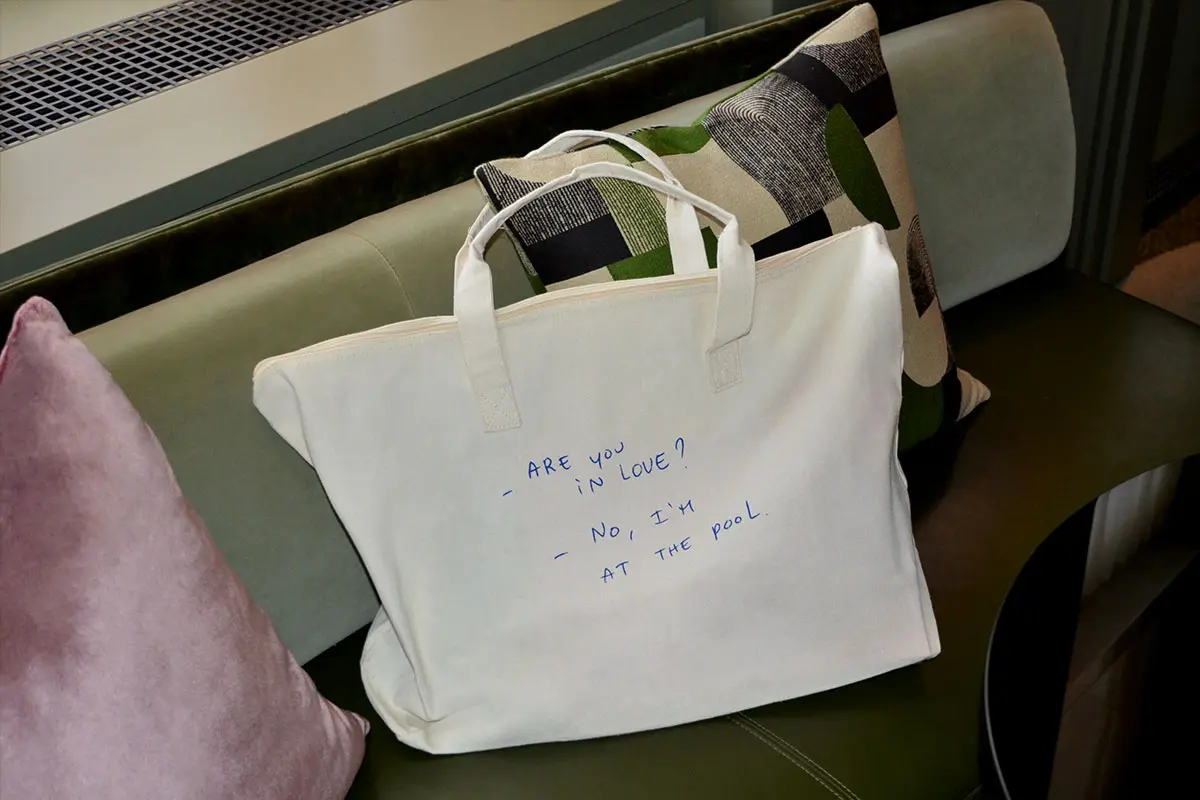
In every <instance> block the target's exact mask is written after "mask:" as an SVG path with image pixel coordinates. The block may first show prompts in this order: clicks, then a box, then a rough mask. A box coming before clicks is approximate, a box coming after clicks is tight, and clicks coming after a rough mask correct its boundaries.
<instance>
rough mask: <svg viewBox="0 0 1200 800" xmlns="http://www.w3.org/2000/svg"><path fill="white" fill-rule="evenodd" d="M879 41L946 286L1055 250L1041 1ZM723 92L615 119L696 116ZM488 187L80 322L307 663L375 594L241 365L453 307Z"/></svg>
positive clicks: (1057, 76)
mask: <svg viewBox="0 0 1200 800" xmlns="http://www.w3.org/2000/svg"><path fill="white" fill-rule="evenodd" d="M1014 42H1016V43H1019V46H1013V43H1014ZM884 45H885V47H884V52H885V56H886V57H887V59H888V66H889V69H890V71H891V73H892V79H893V83H894V85H895V91H896V95H897V103H898V106H899V109H900V116H901V121H902V125H903V129H904V135H905V139H906V142H907V149H908V152H909V158H910V166H911V171H912V174H913V182H914V187H915V189H916V191H917V201H918V204H919V206H920V208H921V213H922V217H923V218H924V220H923V225H924V227H925V229H926V231H927V238H928V241H929V247H930V250H931V255H932V257H933V260H934V264H935V269H936V271H937V278H938V284H939V289H940V290H941V292H942V296H943V298H946V299H947V300H949V301H950V302H955V301H959V300H962V299H965V298H966V297H969V296H972V294H973V293H978V292H979V291H983V290H985V289H986V288H990V286H994V285H998V284H999V283H1003V282H1005V281H1007V280H1011V279H1012V278H1014V277H1016V276H1017V275H1020V274H1024V273H1026V272H1029V271H1031V270H1033V269H1036V268H1038V267H1040V266H1043V265H1044V264H1046V263H1048V262H1049V261H1050V260H1052V259H1053V258H1054V257H1055V256H1057V254H1058V252H1059V251H1061V249H1062V246H1063V244H1064V242H1065V241H1066V236H1067V232H1068V230H1069V225H1070V211H1071V194H1072V190H1073V176H1074V154H1073V132H1072V129H1071V117H1070V108H1069V105H1067V103H1066V99H1065V98H1066V85H1065V77H1064V75H1063V71H1062V62H1061V56H1060V55H1059V52H1058V47H1057V44H1056V42H1055V40H1054V35H1053V32H1052V31H1051V30H1050V28H1049V23H1048V22H1047V21H1046V18H1045V16H1044V15H1043V14H1042V12H1041V11H1040V10H1039V9H1037V8H1036V7H1035V6H1032V5H1029V4H1026V3H1018V2H1002V3H997V4H994V5H992V6H986V7H983V8H979V9H975V10H972V11H970V12H964V13H963V14H959V15H955V16H952V17H947V18H943V19H941V20H937V21H934V22H932V23H928V24H926V25H922V26H918V27H916V28H911V29H908V30H905V31H901V32H899V33H896V34H892V35H890V36H887V37H885V38H884ZM965 54H970V58H967V57H965ZM780 55H781V56H782V55H783V54H782V53H781V54H780ZM724 94H726V92H725V91H721V92H717V93H714V94H711V95H706V96H704V97H700V98H696V99H694V100H691V101H688V102H686V103H683V104H681V105H679V106H676V107H673V108H671V109H668V110H666V111H664V112H662V113H659V114H655V115H653V116H651V117H648V118H643V119H640V120H637V121H634V122H631V123H630V124H629V125H626V126H621V127H622V128H624V129H629V128H631V127H636V126H639V125H643V124H679V123H687V122H691V121H692V120H693V119H695V118H696V117H697V116H698V115H699V114H700V113H702V112H703V110H704V109H705V108H707V107H708V106H709V105H711V104H712V102H714V101H715V100H716V99H719V97H721V96H723V95H724ZM482 202H483V201H482V196H481V194H480V193H479V192H478V190H477V189H476V188H475V186H474V185H473V184H470V183H466V184H460V185H457V186H452V187H450V188H448V189H444V190H441V191H438V192H435V193H433V194H429V195H427V196H425V197H421V198H419V199H416V200H413V201H411V202H408V203H405V204H403V205H400V206H397V207H395V208H393V209H391V210H389V211H385V212H383V213H380V214H376V215H374V216H371V217H367V218H364V219H361V220H358V221H356V222H354V223H352V224H350V225H348V226H347V227H345V228H342V229H341V230H339V231H336V232H334V233H330V234H326V235H324V236H320V237H318V238H316V239H313V240H311V241H309V242H306V243H304V244H302V245H299V246H297V247H294V248H292V249H290V250H287V251H285V252H283V253H280V254H278V255H276V256H272V257H271V258H268V259H265V260H263V261H260V262H258V263H256V264H252V265H251V266H248V267H245V268H243V269H240V270H237V271H235V272H232V273H230V274H228V275H225V276H224V277H221V278H219V279H217V280H215V281H212V282H210V283H207V284H204V285H202V286H199V287H197V288H195V289H192V290H189V291H187V292H184V293H182V294H179V295H176V296H175V297H172V298H170V299H168V300H165V301H162V302H159V303H156V304H154V305H151V306H148V307H146V308H143V309H141V310H139V311H136V312H133V313H131V314H127V315H125V316H123V317H120V318H118V319H116V320H114V321H112V322H109V323H106V324H104V325H101V326H99V327H96V328H93V329H91V330H89V331H87V332H85V333H84V334H83V335H82V338H83V340H84V341H85V342H86V343H87V345H88V346H89V347H90V348H91V349H92V351H93V352H95V353H96V354H97V356H98V357H99V358H100V359H101V360H102V361H103V362H104V363H105V364H106V365H107V366H108V368H109V369H110V370H111V371H112V373H113V375H114V376H115V377H116V379H117V381H118V382H119V383H120V384H121V386H122V387H123V388H124V389H125V391H126V392H127V393H128V394H129V396H130V398H131V400H132V401H133V403H134V405H135V406H136V407H137V408H138V409H139V410H140V411H141V413H142V414H143V415H144V416H145V418H146V420H147V422H148V423H149V424H150V426H151V427H152V428H153V429H154V431H155V432H156V433H157V435H158V436H159V438H160V439H161V440H162V443H163V446H164V447H165V449H166V451H167V454H168V456H169V457H170V459H171V463H172V464H173V465H174V468H175V471H176V474H177V475H178V478H179V481H180V483H181V485H182V487H183V490H184V492H185V493H186V494H187V496H188V497H189V499H190V500H191V501H192V503H193V504H194V505H195V506H196V508H197V510H198V511H199V512H200V515H201V516H202V517H203V519H204V520H205V521H206V523H207V524H208V526H209V528H210V530H211V531H212V534H213V537H214V538H215V539H216V541H217V543H218V545H219V546H220V547H221V549H222V551H223V552H224V553H225V555H226V556H227V557H228V559H229V561H230V562H231V564H232V565H233V567H234V568H235V569H236V570H237V572H238V573H239V574H240V575H241V576H242V577H243V579H244V580H245V581H246V583H247V585H248V586H249V588H250V590H251V592H252V593H253V595H254V597H255V598H256V599H257V600H258V601H259V602H260V603H261V604H262V605H263V607H264V608H266V610H267V611H268V613H269V614H270V615H271V617H272V619H273V620H274V621H275V624H276V626H277V628H278V629H279V632H280V634H281V636H282V637H283V639H284V641H285V642H286V643H287V644H288V645H289V646H290V647H291V648H292V650H293V651H294V652H295V653H296V655H297V657H298V658H299V659H300V660H301V661H304V660H307V659H309V658H311V657H312V656H314V655H316V654H318V653H320V652H321V651H323V650H325V649H326V648H327V647H329V646H331V645H332V644H334V643H336V642H337V641H339V640H340V639H342V638H343V637H345V636H347V635H349V634H350V633H352V632H353V631H354V630H356V629H357V628H359V627H361V626H362V625H364V624H366V623H367V622H369V621H370V619H371V617H372V615H373V613H374V611H375V609H376V608H377V605H378V604H377V601H376V599H375V596H374V594H373V592H372V590H371V587H370V584H369V582H368V580H367V578H366V574H365V572H364V571H363V569H362V566H361V564H360V562H359V560H358V558H357V556H356V554H355V552H354V549H353V547H352V546H351V544H350V542H349V540H348V538H347V537H346V535H345V532H344V531H343V530H342V528H341V526H340V525H339V523H338V521H337V519H336V517H335V515H334V513H333V511H332V510H331V509H330V507H329V505H328V503H327V501H326V500H325V497H324V495H323V493H322V491H321V488H320V484H319V482H318V481H317V479H316V476H315V474H314V473H313V471H312V470H311V469H310V468H309V467H308V465H307V464H306V463H305V462H304V461H303V460H302V459H301V458H300V457H299V456H297V455H296V454H294V453H293V452H292V451H291V450H290V449H289V448H288V446H287V445H286V444H285V443H284V442H283V441H282V440H281V439H280V438H279V437H278V436H276V435H275V434H274V433H273V432H272V431H271V429H270V427H269V426H268V425H267V423H266V422H265V421H264V420H263V419H262V418H261V417H260V416H259V414H258V412H257V411H256V410H255V409H254V406H253V404H252V402H251V373H252V370H253V368H254V365H255V364H256V363H257V362H258V361H259V360H261V359H263V358H265V357H268V356H271V355H275V354H278V353H283V352H287V351H290V350H294V349H296V348H299V347H303V346H305V345H308V344H312V343H314V342H318V341H321V340H323V339H327V338H330V337H333V336H337V335H340V334H344V333H348V332H352V331H357V330H363V329H366V328H371V327H375V326H378V325H382V324H385V323H388V322H393V321H396V320H401V319H406V318H409V317H413V316H424V315H430V314H446V313H449V312H450V309H451V283H452V275H453V259H454V254H455V252H456V251H457V249H458V247H459V246H460V245H461V243H462V239H463V237H464V235H465V233H466V230H467V228H468V226H469V225H470V223H471V222H472V221H473V220H474V218H475V216H476V214H477V213H478V211H479V209H480V208H481V206H482ZM488 260H489V263H490V264H491V265H492V268H493V271H494V273H495V291H496V295H497V303H498V304H500V305H503V304H507V303H511V302H515V301H517V300H519V299H521V298H523V297H526V296H528V295H529V293H530V289H529V285H528V283H527V281H526V280H525V277H524V274H523V271H522V268H521V266H520V263H519V261H518V260H517V257H516V254H515V252H514V251H513V249H512V247H511V245H509V244H508V243H507V242H506V241H504V240H503V238H502V237H501V238H499V239H498V240H497V241H496V242H494V243H493V246H492V247H491V248H490V249H489V251H488ZM381 433H383V434H386V432H381Z"/></svg>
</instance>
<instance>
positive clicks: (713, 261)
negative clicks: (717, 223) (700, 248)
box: [700, 228, 717, 269]
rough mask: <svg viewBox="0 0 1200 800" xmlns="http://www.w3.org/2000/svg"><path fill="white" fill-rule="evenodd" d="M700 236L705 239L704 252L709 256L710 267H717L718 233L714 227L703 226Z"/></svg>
mask: <svg viewBox="0 0 1200 800" xmlns="http://www.w3.org/2000/svg"><path fill="white" fill-rule="evenodd" d="M700 238H701V239H703V240H704V252H705V254H706V255H707V256H708V268H709V269H716V268H717V235H716V234H715V233H713V230H712V228H701V229H700Z"/></svg>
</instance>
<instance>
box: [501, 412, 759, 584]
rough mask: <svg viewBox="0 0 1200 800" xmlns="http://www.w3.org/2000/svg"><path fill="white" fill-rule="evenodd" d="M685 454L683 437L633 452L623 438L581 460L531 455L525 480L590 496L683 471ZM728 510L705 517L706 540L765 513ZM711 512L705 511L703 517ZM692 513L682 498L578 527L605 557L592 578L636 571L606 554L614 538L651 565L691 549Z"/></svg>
mask: <svg viewBox="0 0 1200 800" xmlns="http://www.w3.org/2000/svg"><path fill="white" fill-rule="evenodd" d="M686 453H687V442H686V441H685V440H684V438H683V437H682V436H679V437H676V438H675V440H674V442H673V447H671V448H670V449H659V448H643V449H641V450H640V451H637V452H635V451H634V448H626V445H625V442H624V441H618V442H616V443H615V444H613V445H612V446H610V447H603V448H599V449H597V450H595V451H592V452H589V453H587V455H586V462H585V461H584V460H583V459H576V458H574V457H573V456H571V455H570V454H557V455H553V456H544V457H541V458H538V459H532V460H530V461H529V462H528V464H527V467H526V470H525V472H526V480H527V481H536V482H538V483H542V482H545V481H547V480H549V481H550V482H551V483H555V482H559V483H561V484H562V485H563V486H564V487H567V488H568V489H570V488H573V489H574V493H575V494H577V495H578V496H581V497H590V496H592V495H596V494H597V493H604V491H605V489H606V487H607V488H608V489H611V488H612V487H613V486H619V485H622V484H625V485H628V482H631V481H642V480H644V479H647V478H652V477H653V476H655V475H661V474H662V473H665V472H667V471H669V470H672V469H676V470H678V469H687V465H686V463H684V459H685V456H686ZM510 494H512V490H511V489H509V490H507V491H505V492H504V493H503V495H504V496H508V495H510ZM733 511H734V513H722V514H718V515H717V516H716V518H715V519H711V518H710V519H708V520H706V522H705V525H706V528H707V532H708V534H709V535H710V536H711V537H712V538H711V540H709V539H708V537H707V536H705V537H703V538H704V539H705V540H709V541H712V542H721V541H722V540H723V539H722V537H726V538H727V536H728V534H730V533H731V532H732V531H734V529H735V528H739V527H740V526H744V525H747V524H753V523H754V522H755V521H756V520H758V519H760V518H761V517H764V516H766V514H765V513H764V512H762V511H760V510H757V509H755V508H754V506H753V504H752V502H751V501H750V500H743V501H742V503H741V505H740V506H739V507H737V508H736V509H734V510H733ZM710 513H711V512H705V514H706V515H707V514H710ZM692 515H698V509H697V508H696V506H695V503H694V501H693V500H692V499H686V500H682V501H677V502H667V503H664V504H663V506H662V507H661V508H655V509H651V510H649V511H648V513H646V515H645V519H644V521H641V522H637V523H636V525H635V524H629V520H628V519H626V520H623V522H626V523H627V524H625V525H617V524H609V522H608V521H606V520H598V521H597V522H596V523H595V524H592V525H591V526H590V530H580V531H579V532H578V533H579V535H580V536H581V538H585V540H586V541H587V542H588V543H589V545H590V546H588V547H587V549H588V550H589V551H590V552H591V553H597V552H603V555H604V557H605V561H604V563H603V565H602V566H601V567H599V568H598V572H597V576H598V578H599V579H600V581H602V582H603V583H604V584H606V585H607V584H608V583H610V582H613V581H619V580H620V579H621V578H625V577H629V575H630V574H631V570H633V569H635V565H634V564H633V560H634V559H633V558H625V559H624V560H619V559H616V558H608V556H610V555H611V556H614V557H615V556H617V555H618V554H617V553H616V552H611V551H612V550H613V549H614V544H615V543H616V542H622V541H623V542H625V543H626V544H625V545H624V546H620V547H617V548H616V549H617V550H623V551H625V552H628V551H629V550H630V549H632V550H633V551H634V552H633V553H631V554H630V555H631V556H637V555H638V554H644V556H645V560H646V561H648V562H649V563H651V564H653V563H666V562H669V561H672V560H674V559H677V558H681V557H684V556H685V554H687V553H690V552H692V550H693V549H694V548H695V547H696V546H697V544H698V542H699V541H700V540H698V539H695V538H694V536H695V535H696V533H699V531H696V532H695V533H691V534H689V535H684V534H685V533H688V532H687V530H685V529H683V527H682V526H684V525H687V524H688V523H692V522H697V521H698V520H691V519H690V517H691V516H692ZM671 522H675V523H676V524H675V525H672V526H671V528H674V529H675V530H672V529H671V528H665V529H664V528H660V526H663V525H668V524H670V523H671ZM689 527H690V526H689ZM639 530H641V531H642V535H641V538H639V537H638V531H639ZM663 534H673V535H670V537H669V539H668V538H666V537H664V536H663ZM630 543H632V544H630ZM585 546H586V545H585ZM597 547H599V548H600V550H599V551H597V550H596V549H595V548H597ZM570 555H571V551H570V550H564V551H562V552H560V553H558V554H557V555H555V556H554V560H555V561H559V560H560V559H563V558H566V557H568V556H570ZM641 561H642V559H641V558H638V562H639V563H638V565H637V566H638V567H640V566H641Z"/></svg>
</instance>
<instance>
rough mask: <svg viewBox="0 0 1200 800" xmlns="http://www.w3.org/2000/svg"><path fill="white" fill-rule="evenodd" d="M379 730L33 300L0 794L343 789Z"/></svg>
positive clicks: (2, 494)
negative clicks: (267, 604)
mask: <svg viewBox="0 0 1200 800" xmlns="http://www.w3.org/2000/svg"><path fill="white" fill-rule="evenodd" d="M247 392H249V388H247ZM248 396H249V395H247V397H248ZM247 402H249V401H248V400H247ZM366 731H367V723H366V722H365V721H364V720H363V719H361V718H360V717H358V716H355V715H353V714H350V713H347V712H345V711H342V710H341V709H339V708H337V707H336V706H334V705H332V704H331V703H329V702H328V701H327V700H325V699H324V698H323V697H321V696H320V695H319V694H318V693H317V690H316V688H315V687H314V686H313V684H312V681H311V680H309V678H308V675H307V674H306V673H305V672H304V670H302V669H301V668H300V666H299V665H298V664H297V663H296V661H295V659H294V658H292V655H291V653H289V652H288V650H287V648H286V647H284V645H283V643H282V642H281V641H280V640H279V637H278V636H276V635H275V630H274V628H273V627H272V626H271V621H270V620H269V619H268V618H267V615H266V614H265V613H264V612H263V610H262V609H261V608H259V607H258V606H257V605H256V604H255V603H254V601H253V600H251V598H250V596H249V594H248V593H247V592H246V588H245V586H243V585H242V582H241V581H240V580H239V579H238V577H237V576H236V575H235V574H234V573H233V571H232V570H231V569H230V567H229V565H228V564H227V563H226V562H225V559H224V558H223V557H222V556H221V553H220V552H219V551H218V550H217V548H216V546H215V545H214V544H213V541H212V539H211V538H210V537H209V535H208V531H207V530H206V529H205V527H204V523H202V522H201V521H200V519H199V517H198V516H197V515H196V513H195V511H194V510H193V509H192V507H191V506H190V505H189V504H188V502H187V500H185V499H184V497H183V495H182V494H181V493H180V490H179V485H178V484H177V483H176V482H175V476H174V474H173V473H172V472H171V467H170V465H169V464H168V463H167V459H166V455H165V454H164V453H163V450H162V448H161V447H160V446H159V443H158V440H157V439H156V438H155V436H154V434H153V433H152V432H151V431H150V429H149V428H148V427H147V426H146V424H145V423H144V422H143V421H142V419H141V417H140V416H139V415H138V413H137V411H136V410H134V408H133V406H132V405H131V404H130V403H129V400H128V399H127V398H126V397H125V395H124V394H123V393H122V392H121V389H120V388H119V387H118V386H117V384H116V383H115V382H114V381H113V379H112V377H111V376H110V375H109V374H108V372H107V371H106V370H105V369H104V367H102V366H101V365H100V363H99V362H98V361H96V359H95V358H93V357H92V355H91V353H89V352H88V351H87V349H86V348H85V347H84V346H83V345H82V344H81V343H80V342H79V341H77V340H76V339H75V338H74V337H73V336H72V335H71V332H70V331H69V330H67V327H66V325H64V324H63V321H62V318H61V317H59V315H58V312H57V311H56V310H55V309H54V307H53V306H52V305H50V303H48V302H46V301H45V300H41V299H34V300H30V301H29V302H28V303H26V304H25V305H24V306H23V307H22V308H21V310H20V311H18V312H17V316H16V319H15V321H14V323H13V328H12V333H11V334H10V335H9V338H8V344H7V345H5V348H4V350H3V352H0V796H2V797H4V798H9V797H11V798H41V797H46V798H50V797H54V798H60V797H61V798H68V797H80V798H83V797H86V798H121V800H130V799H132V798H154V800H164V798H171V800H178V799H180V798H206V799H207V798H239V800H240V799H241V798H256V800H257V799H258V798H281V799H282V798H287V800H298V799H299V798H333V797H343V796H345V794H346V792H347V791H348V790H349V787H350V784H351V782H352V781H353V779H354V774H355V772H356V771H357V770H358V767H359V764H360V763H361V761H362V755H363V745H364V737H365V734H366Z"/></svg>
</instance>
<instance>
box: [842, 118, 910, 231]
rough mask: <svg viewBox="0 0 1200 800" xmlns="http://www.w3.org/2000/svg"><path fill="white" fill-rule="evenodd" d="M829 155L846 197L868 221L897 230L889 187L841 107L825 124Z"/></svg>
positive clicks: (897, 218)
mask: <svg viewBox="0 0 1200 800" xmlns="http://www.w3.org/2000/svg"><path fill="white" fill-rule="evenodd" d="M825 152H826V153H827V154H828V155H829V165H830V166H831V167H833V174H834V175H836V176H837V179H838V182H840V183H841V184H842V189H844V190H845V192H846V196H847V197H849V198H850V202H852V203H854V207H855V208H857V209H858V210H859V211H860V212H861V213H862V215H863V216H864V217H866V218H867V219H868V220H870V221H871V222H878V223H879V224H880V225H882V226H883V227H884V228H886V229H888V230H889V231H890V230H895V229H896V228H899V227H900V219H899V217H897V216H896V209H895V208H894V207H893V206H892V198H891V197H889V196H888V190H887V186H885V185H884V183H883V177H882V176H881V175H880V174H879V168H878V167H876V166H875V158H874V156H872V155H871V151H870V149H869V148H868V147H867V143H866V140H864V139H863V137H862V134H861V133H859V132H858V126H857V125H855V124H854V120H852V119H851V118H850V114H849V113H847V111H846V109H845V108H843V107H842V104H841V103H838V104H837V105H835V106H834V107H833V108H831V109H830V110H829V116H828V117H827V118H826V120H825Z"/></svg>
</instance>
